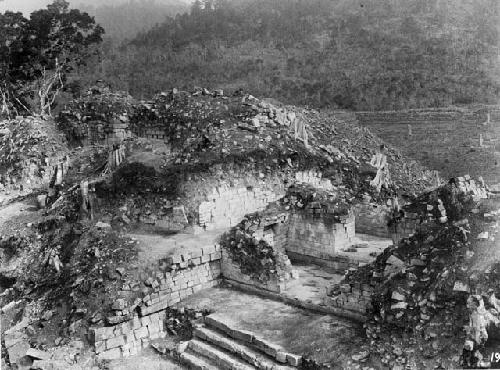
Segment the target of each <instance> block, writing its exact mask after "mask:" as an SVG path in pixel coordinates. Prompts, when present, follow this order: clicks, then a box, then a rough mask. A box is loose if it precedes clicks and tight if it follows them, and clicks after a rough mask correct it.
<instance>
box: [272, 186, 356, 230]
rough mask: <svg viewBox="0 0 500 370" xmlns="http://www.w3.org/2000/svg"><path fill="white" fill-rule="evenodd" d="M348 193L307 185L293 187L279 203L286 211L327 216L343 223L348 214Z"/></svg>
mask: <svg viewBox="0 0 500 370" xmlns="http://www.w3.org/2000/svg"><path fill="white" fill-rule="evenodd" d="M348 196H349V193H347V194H346V192H343V191H341V190H339V191H338V192H332V191H323V190H318V189H315V188H314V187H312V186H309V185H294V186H291V187H290V188H288V190H287V194H286V196H285V197H283V198H282V199H281V203H282V205H283V207H284V209H285V210H287V211H291V212H293V211H304V212H306V213H309V214H311V215H313V216H317V217H322V216H321V215H323V214H328V215H329V216H330V217H332V221H335V222H341V221H344V220H345V219H346V218H347V217H348V216H349V214H350V205H349V200H352V199H349V198H347V197H348Z"/></svg>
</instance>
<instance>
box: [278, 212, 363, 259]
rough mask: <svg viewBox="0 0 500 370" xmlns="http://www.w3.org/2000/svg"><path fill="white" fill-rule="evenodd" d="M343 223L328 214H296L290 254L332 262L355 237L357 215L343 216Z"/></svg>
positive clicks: (290, 227) (290, 231) (288, 247)
mask: <svg viewBox="0 0 500 370" xmlns="http://www.w3.org/2000/svg"><path fill="white" fill-rule="evenodd" d="M341 217H342V219H341V221H340V222H338V221H336V220H334V218H333V215H330V214H328V213H326V214H320V215H310V214H307V213H294V214H292V215H291V216H290V219H289V224H288V241H287V244H286V247H285V248H286V250H287V252H292V253H294V254H295V255H304V256H309V257H315V258H317V259H325V260H328V259H330V258H331V257H335V256H336V251H337V250H338V249H339V248H343V247H347V246H348V245H349V244H350V243H351V241H352V238H353V237H354V235H355V221H354V215H353V214H350V215H347V216H341Z"/></svg>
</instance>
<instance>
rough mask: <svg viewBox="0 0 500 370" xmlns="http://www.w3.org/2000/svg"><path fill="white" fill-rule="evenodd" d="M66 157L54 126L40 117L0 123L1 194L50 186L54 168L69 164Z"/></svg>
mask: <svg viewBox="0 0 500 370" xmlns="http://www.w3.org/2000/svg"><path fill="white" fill-rule="evenodd" d="M67 154H68V149H67V147H66V145H65V142H64V140H63V139H62V137H61V135H60V134H59V133H57V132H56V131H55V128H54V127H53V123H52V122H50V121H44V120H43V119H41V118H38V117H26V118H24V117H18V118H16V119H14V120H7V121H1V122H0V192H10V191H21V192H23V191H29V190H31V189H34V188H36V187H38V186H40V185H42V184H45V185H48V184H49V182H51V181H52V180H54V179H53V178H52V177H53V176H54V175H55V172H56V171H55V169H54V168H55V167H57V166H58V165H60V164H61V163H64V162H66V161H67V158H66V156H67ZM1 200H2V199H0V201H1Z"/></svg>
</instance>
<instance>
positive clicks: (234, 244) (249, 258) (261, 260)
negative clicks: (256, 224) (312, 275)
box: [221, 224, 290, 283]
mask: <svg viewBox="0 0 500 370" xmlns="http://www.w3.org/2000/svg"><path fill="white" fill-rule="evenodd" d="M243 225H244V224H241V228H240V227H236V228H233V229H232V230H231V231H229V232H228V233H226V234H224V235H223V236H222V238H221V246H222V247H223V249H224V250H225V251H227V252H228V254H229V256H230V258H231V260H232V261H234V262H235V263H236V264H237V265H238V266H239V267H240V270H241V272H242V273H243V274H245V275H248V276H250V277H251V278H252V279H254V280H256V281H259V282H263V283H264V282H267V281H268V280H269V279H270V278H271V276H273V275H275V274H277V275H280V276H281V274H282V272H283V271H284V270H285V269H286V268H287V267H288V268H290V266H287V265H286V264H285V263H284V261H283V260H282V259H280V258H279V256H278V253H276V251H275V249H274V248H273V247H272V246H271V245H269V243H268V242H266V241H265V240H263V239H260V240H258V239H256V238H255V237H254V236H253V235H252V234H251V233H250V232H249V229H250V228H251V226H243ZM288 262H290V261H288Z"/></svg>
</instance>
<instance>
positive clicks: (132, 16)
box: [71, 0, 189, 42]
mask: <svg viewBox="0 0 500 370" xmlns="http://www.w3.org/2000/svg"><path fill="white" fill-rule="evenodd" d="M71 4H72V5H73V6H74V7H75V8H77V9H81V10H83V11H86V12H87V13H89V14H90V15H93V16H95V19H96V21H97V23H99V24H100V25H101V26H102V27H104V29H105V30H106V37H108V38H111V39H112V40H114V41H118V42H120V41H123V40H125V39H131V38H133V37H135V36H136V35H137V34H138V33H139V32H143V31H148V30H150V29H151V28H152V27H153V26H154V25H156V24H157V23H162V22H163V21H165V18H166V17H167V16H175V15H176V14H178V13H182V12H185V11H187V10H188V9H189V6H188V5H187V4H186V2H183V1H181V0H161V1H159V0H114V1H109V0H106V1H100V0H99V1H98V0H73V1H72V2H71Z"/></svg>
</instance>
